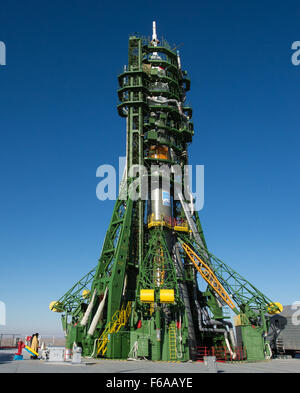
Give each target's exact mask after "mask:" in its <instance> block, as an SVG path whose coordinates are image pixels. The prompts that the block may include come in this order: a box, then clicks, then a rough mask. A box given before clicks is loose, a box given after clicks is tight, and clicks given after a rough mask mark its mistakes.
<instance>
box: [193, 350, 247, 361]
mask: <svg viewBox="0 0 300 393" xmlns="http://www.w3.org/2000/svg"><path fill="white" fill-rule="evenodd" d="M205 356H215V357H216V361H217V362H220V363H226V362H237V361H246V360H247V354H246V349H245V348H243V347H237V348H235V349H234V352H232V351H229V350H228V348H227V347H226V346H215V347H201V346H199V347H197V349H196V351H195V353H194V354H193V359H194V361H196V362H204V357H205Z"/></svg>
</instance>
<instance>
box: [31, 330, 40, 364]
mask: <svg viewBox="0 0 300 393" xmlns="http://www.w3.org/2000/svg"><path fill="white" fill-rule="evenodd" d="M38 337H39V334H38V333H35V334H33V335H32V338H31V342H30V348H31V349H32V350H33V351H34V352H36V353H38V352H39V340H38ZM31 359H37V356H36V355H32V356H31Z"/></svg>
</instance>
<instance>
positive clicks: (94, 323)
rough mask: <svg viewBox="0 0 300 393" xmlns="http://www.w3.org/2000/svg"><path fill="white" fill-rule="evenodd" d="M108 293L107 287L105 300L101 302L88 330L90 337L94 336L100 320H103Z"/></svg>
mask: <svg viewBox="0 0 300 393" xmlns="http://www.w3.org/2000/svg"><path fill="white" fill-rule="evenodd" d="M107 292H108V287H106V289H105V292H104V296H103V299H102V300H101V302H100V304H99V306H98V309H97V312H96V314H95V315H94V318H93V320H92V323H91V326H90V328H89V330H88V335H90V336H92V335H93V334H94V332H95V330H96V326H97V324H98V322H99V319H100V318H101V316H102V314H103V309H104V305H105V300H106V296H107Z"/></svg>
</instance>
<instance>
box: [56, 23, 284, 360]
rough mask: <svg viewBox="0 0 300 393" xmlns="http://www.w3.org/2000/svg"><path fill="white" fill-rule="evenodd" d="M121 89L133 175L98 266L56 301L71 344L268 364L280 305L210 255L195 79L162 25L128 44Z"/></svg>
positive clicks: (94, 350) (129, 354)
mask: <svg viewBox="0 0 300 393" xmlns="http://www.w3.org/2000/svg"><path fill="white" fill-rule="evenodd" d="M118 81H119V86H120V88H119V90H118V97H119V100H120V103H119V105H118V107H117V109H118V113H119V115H120V116H121V117H123V118H125V119H126V135H127V143H126V168H125V172H124V176H123V180H122V182H121V185H120V192H119V196H118V199H117V201H116V203H115V207H114V210H113V213H112V218H111V221H110V224H109V227H108V230H107V233H106V237H105V240H104V243H103V248H102V252H101V256H100V259H99V262H98V265H97V267H96V268H95V269H93V270H92V271H91V272H89V273H88V274H87V275H86V276H84V277H83V278H82V279H81V280H80V281H79V282H77V283H76V284H75V285H74V286H73V287H72V288H71V289H70V290H69V291H68V292H67V293H66V294H65V295H64V296H62V297H61V298H60V299H59V300H58V301H54V302H52V303H51V304H50V309H51V310H52V311H55V312H60V313H62V325H63V329H64V331H65V334H66V338H67V344H66V347H67V348H68V349H70V350H71V349H72V348H73V346H74V345H76V346H80V347H81V348H82V354H83V356H86V357H95V358H96V357H103V358H108V359H148V360H154V361H160V360H162V361H171V362H173V361H174V362H185V361H188V360H195V359H197V353H198V350H199V348H200V347H208V348H211V349H213V348H217V347H220V346H221V347H224V348H226V350H227V356H228V357H230V358H232V359H236V355H237V349H238V348H242V349H243V351H245V353H246V358H247V360H249V361H253V360H254V361H257V360H264V359H268V358H270V357H271V355H272V353H271V349H270V345H269V343H268V342H267V341H266V335H267V332H268V326H269V317H268V315H272V314H274V313H278V312H280V311H281V309H282V308H281V305H280V304H279V303H274V302H273V301H271V300H270V299H268V298H267V297H266V296H265V295H264V294H263V293H262V292H260V291H259V290H258V289H257V288H255V287H254V286H253V285H252V284H251V283H249V282H248V281H247V280H246V279H244V278H243V277H242V276H240V275H239V274H238V273H237V272H235V271H234V270H233V269H231V268H230V267H229V266H228V265H227V264H225V263H224V262H223V261H221V260H220V259H218V258H217V257H215V256H214V255H213V254H212V253H211V252H210V251H209V250H208V247H207V244H206V241H205V237H204V233H203V230H202V226H201V223H200V219H199V215H198V212H197V211H196V210H195V205H194V200H193V196H192V193H191V192H190V180H189V175H188V171H187V170H186V167H187V165H188V162H189V161H188V159H189V154H188V145H189V144H190V143H191V142H192V139H193V136H194V126H193V122H192V107H191V106H190V105H188V104H187V103H186V94H187V93H188V91H189V90H190V85H191V81H190V78H189V76H188V73H187V71H185V70H183V69H182V66H181V58H180V54H179V52H178V51H177V50H176V49H172V48H171V47H170V45H169V44H168V43H167V42H166V41H165V40H162V41H161V42H160V41H159V40H158V37H157V34H156V25H155V22H154V23H153V34H152V38H151V39H146V38H143V37H141V36H138V35H132V36H130V37H129V50H128V65H127V66H125V67H124V71H123V73H122V74H121V75H119V76H118ZM198 279H201V280H204V282H206V284H207V288H206V290H204V291H200V289H199V284H198ZM226 309H227V310H231V312H232V313H233V314H234V315H235V318H234V325H235V332H234V326H233V324H232V323H231V322H230V320H229V319H230V318H229V317H228V315H227V313H226Z"/></svg>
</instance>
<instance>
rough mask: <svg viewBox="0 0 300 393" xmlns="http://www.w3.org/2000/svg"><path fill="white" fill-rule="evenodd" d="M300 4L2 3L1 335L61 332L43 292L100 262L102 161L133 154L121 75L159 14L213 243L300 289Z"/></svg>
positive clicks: (287, 297) (269, 282)
mask: <svg viewBox="0 0 300 393" xmlns="http://www.w3.org/2000/svg"><path fill="white" fill-rule="evenodd" d="M297 3H298V2H297V1H285V2H275V3H274V1H266V0H262V1H257V0H254V1H244V2H240V1H200V2H186V3H184V2H182V1H177V0H175V1H164V2H157V3H155V2H153V1H151V2H150V1H144V2H143V3H141V2H137V1H136V2H135V1H127V2H124V1H122V2H121V1H114V2H102V1H94V0H89V1H85V2H83V1H78V0H73V1H70V0H66V1H64V2H59V1H57V0H53V1H51V2H46V1H34V0H28V1H26V2H20V1H15V0H10V1H7V0H3V1H2V2H1V13H0V41H3V42H5V44H6V48H7V65H6V66H5V67H3V66H2V67H0V92H1V94H0V131H1V144H0V175H1V177H0V178H1V193H0V264H1V270H0V300H1V301H3V302H5V304H6V308H7V326H5V327H1V326H0V332H5V331H6V332H8V331H9V332H21V333H27V332H28V333H32V332H33V331H39V332H40V333H41V334H58V333H61V327H60V320H59V317H58V316H57V315H56V314H53V313H51V312H50V311H49V309H48V304H49V303H50V301H52V300H55V299H57V298H59V297H60V296H61V295H63V294H64V293H65V292H66V291H67V290H68V289H69V288H70V287H71V286H72V285H73V284H74V283H75V282H76V281H78V280H79V279H80V278H81V277H82V276H83V275H85V273H87V272H88V271H89V270H90V269H91V268H92V267H94V266H95V265H96V263H97V259H98V257H99V253H100V251H101V247H102V241H103V239H104V236H105V232H106V229H107V226H108V224H109V220H110V215H111V212H112V209H113V202H111V201H107V202H100V201H99V200H98V199H97V198H96V186H97V183H98V181H99V179H97V178H96V169H97V167H98V166H99V165H102V164H111V165H114V166H117V164H118V158H119V156H123V155H124V154H125V122H124V120H123V119H121V118H119V117H118V114H117V110H116V105H117V102H118V100H117V93H116V90H117V88H118V85H117V75H118V74H119V73H121V71H122V67H123V65H124V64H126V63H127V45H128V36H129V34H131V33H133V32H139V33H141V34H144V35H150V34H151V28H152V21H153V20H156V22H157V32H158V35H159V37H161V36H163V37H165V38H166V39H167V40H168V41H169V42H170V44H171V45H172V44H173V43H176V44H177V46H178V47H179V49H180V53H181V58H182V65H183V68H185V69H187V70H188V72H189V74H190V76H191V80H192V85H191V92H190V93H189V95H188V102H190V103H191V104H192V106H193V109H194V115H193V120H194V125H195V135H194V141H193V144H192V145H191V146H190V149H189V152H190V163H191V164H192V165H196V164H202V165H205V205H204V208H203V210H202V211H201V212H200V218H201V220H202V225H203V228H204V231H205V235H206V240H207V243H208V246H209V249H210V250H211V251H212V252H213V253H214V254H215V255H217V256H218V257H219V258H221V259H223V260H224V261H225V262H227V263H228V264H229V265H230V266H231V267H232V268H234V269H235V270H237V271H238V272H239V273H240V274H242V275H243V276H244V277H245V278H247V279H248V280H249V281H250V282H251V283H253V284H254V285H255V286H257V287H258V288H259V289H260V290H261V291H262V292H264V293H265V294H266V295H267V296H269V297H270V298H272V299H274V300H275V301H280V302H281V303H283V304H290V303H291V302H294V301H296V300H300V291H299V277H300V267H299V266H300V264H299V259H300V244H299V232H300V231H299V221H300V211H299V206H298V203H299V192H300V180H299V178H300V177H299V170H300V163H299V144H300V134H299V131H300V126H299V86H300V66H299V67H295V66H293V65H292V63H291V55H292V50H291V45H292V43H293V42H294V41H296V40H300V25H299V20H300V5H299V3H298V4H297Z"/></svg>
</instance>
